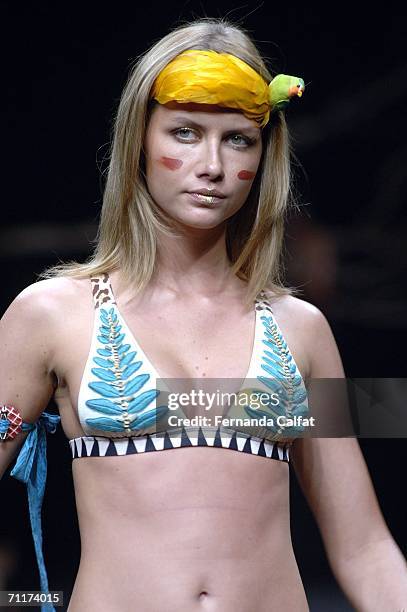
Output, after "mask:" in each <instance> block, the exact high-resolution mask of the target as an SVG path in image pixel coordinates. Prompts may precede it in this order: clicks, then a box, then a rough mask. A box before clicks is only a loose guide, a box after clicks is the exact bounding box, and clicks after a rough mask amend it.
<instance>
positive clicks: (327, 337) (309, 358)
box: [269, 295, 343, 379]
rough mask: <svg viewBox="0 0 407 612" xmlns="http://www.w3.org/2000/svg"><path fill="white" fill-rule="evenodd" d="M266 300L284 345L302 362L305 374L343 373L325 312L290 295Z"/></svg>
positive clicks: (327, 375) (329, 374)
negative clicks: (285, 341)
mask: <svg viewBox="0 0 407 612" xmlns="http://www.w3.org/2000/svg"><path fill="white" fill-rule="evenodd" d="M269 301H270V304H271V307H272V310H273V314H274V315H275V318H276V320H277V323H278V325H279V326H280V328H281V330H282V332H283V335H284V336H285V337H286V340H287V344H288V345H289V346H290V345H292V346H293V348H294V349H295V351H296V353H297V354H298V355H299V357H300V360H301V361H302V363H303V364H304V370H305V377H306V378H307V379H308V378H312V377H314V378H317V377H321V378H323V377H327V378H328V377H338V378H339V377H341V376H343V368H342V362H341V358H340V355H339V351H338V347H337V345H336V341H335V338H334V336H333V333H332V329H331V326H330V324H329V322H328V320H327V318H326V316H325V314H324V313H323V312H322V311H321V310H320V309H319V308H318V307H317V306H315V305H314V304H311V303H310V302H307V301H306V300H303V299H301V298H298V297H296V296H293V295H284V296H274V297H270V298H269ZM294 357H295V355H294Z"/></svg>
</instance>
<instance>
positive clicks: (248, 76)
mask: <svg viewBox="0 0 407 612" xmlns="http://www.w3.org/2000/svg"><path fill="white" fill-rule="evenodd" d="M304 89H305V85H304V81H303V80H302V79H300V78H298V77H294V76H290V75H286V74H278V75H277V76H276V77H274V79H273V80H272V81H271V82H270V84H267V82H266V81H265V80H264V78H263V77H262V76H261V75H260V74H258V72H256V70H254V69H253V68H252V67H251V66H249V65H248V64H246V62H244V61H242V60H241V59H239V58H238V57H236V56H235V55H230V54H229V53H218V52H217V51H211V50H200V49H189V50H187V51H183V52H182V53H180V54H179V55H177V56H176V57H175V58H174V59H173V60H172V61H171V62H169V63H168V64H167V65H166V66H165V67H164V68H163V69H162V70H161V72H160V74H159V75H158V76H157V78H156V79H155V81H154V84H153V87H152V90H151V94H150V97H151V98H154V99H155V100H157V102H159V103H160V104H166V103H167V102H171V101H176V102H180V103H186V102H197V103H201V104H217V105H218V106H223V107H227V108H237V109H239V110H241V111H242V112H243V114H244V115H245V116H246V117H247V118H248V119H252V120H254V121H256V123H257V124H258V125H259V127H264V126H265V125H266V124H267V122H268V120H269V117H270V112H271V111H273V110H276V109H277V110H281V109H283V108H284V107H285V106H286V105H287V104H288V102H289V100H290V98H291V97H293V96H299V97H301V96H302V93H303V91H304Z"/></svg>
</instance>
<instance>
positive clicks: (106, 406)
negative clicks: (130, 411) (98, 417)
mask: <svg viewBox="0 0 407 612" xmlns="http://www.w3.org/2000/svg"><path fill="white" fill-rule="evenodd" d="M86 405H87V406H89V408H93V409H94V410H97V411H98V412H104V413H105V414H121V413H122V412H123V409H122V408H121V407H120V406H117V405H116V404H114V403H113V402H111V401H110V400H107V399H93V400H87V402H86Z"/></svg>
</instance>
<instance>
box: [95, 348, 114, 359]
mask: <svg viewBox="0 0 407 612" xmlns="http://www.w3.org/2000/svg"><path fill="white" fill-rule="evenodd" d="M96 352H97V353H98V355H102V357H110V355H111V354H112V349H110V348H104V349H100V348H98V349H97V351H96Z"/></svg>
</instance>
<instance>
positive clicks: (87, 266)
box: [38, 18, 297, 304]
mask: <svg viewBox="0 0 407 612" xmlns="http://www.w3.org/2000/svg"><path fill="white" fill-rule="evenodd" d="M186 49H212V50H214V51H218V52H227V53H231V54H233V55H235V56H237V57H239V58H241V59H242V60H243V61H245V62H246V63H247V64H249V65H250V66H252V67H253V68H254V69H255V70H257V72H258V73H259V74H261V75H262V76H263V77H264V78H265V79H266V80H267V82H270V81H271V79H272V75H271V74H270V72H269V70H268V68H267V66H266V65H265V63H264V61H263V59H262V58H261V56H260V53H259V51H258V50H257V48H256V46H255V45H254V43H253V42H252V40H251V39H250V37H249V35H248V34H247V33H246V32H245V31H244V30H243V28H242V27H241V26H240V25H239V26H237V25H235V24H232V23H231V22H229V21H228V20H226V19H225V18H200V19H198V20H195V21H192V22H188V23H186V24H183V25H180V26H178V27H176V28H175V29H173V30H172V31H171V32H169V33H168V34H167V35H166V36H164V37H163V38H161V39H160V40H159V41H158V42H156V43H155V44H153V45H152V46H151V47H150V48H149V49H148V50H147V51H146V52H145V53H143V54H142V55H140V56H139V57H137V58H136V60H135V62H134V66H133V67H132V69H131V71H130V73H129V76H128V79H127V82H126V85H125V87H124V90H123V93H122V96H121V99H120V103H119V107H118V110H117V114H116V116H115V120H114V126H113V137H112V142H111V146H110V155H109V167H108V174H107V180H106V185H105V190H104V195H103V205H102V210H101V216H100V222H99V226H98V231H97V236H96V238H95V240H94V241H93V242H94V243H95V248H94V251H93V253H92V254H91V255H90V256H89V257H88V259H87V260H86V261H85V262H84V263H79V262H75V261H71V262H68V263H59V264H57V265H53V266H51V267H49V268H47V269H45V270H44V271H43V272H41V273H40V274H39V275H38V276H39V278H40V279H41V278H42V279H45V278H52V277H55V276H70V277H75V278H86V277H89V276H92V275H97V274H101V273H103V272H109V271H111V270H114V269H118V268H120V273H121V275H122V277H123V279H124V281H125V282H126V284H127V286H130V287H131V288H133V289H134V291H135V292H136V293H137V292H139V291H141V290H142V289H143V288H144V287H145V286H146V285H147V284H148V282H149V280H150V278H151V276H152V275H153V272H154V267H155V265H156V252H157V235H158V233H159V231H160V232H164V234H166V235H170V236H173V235H174V231H175V230H174V228H173V227H172V225H171V219H169V218H168V217H167V216H166V215H165V213H164V211H162V210H161V209H159V208H158V207H157V206H156V204H155V202H154V201H153V199H152V197H151V195H150V194H149V191H148V188H147V184H146V179H145V157H144V151H143V142H144V135H145V130H146V126H147V125H148V120H149V115H150V113H151V109H152V105H153V104H154V103H153V104H152V103H151V101H149V94H150V90H151V87H152V85H153V82H154V80H155V78H156V76H157V75H158V73H159V72H160V71H161V70H162V68H163V67H164V66H165V65H166V64H167V63H168V62H169V61H171V60H172V59H173V58H174V57H175V56H176V55H178V54H179V53H181V52H182V51H184V50H186ZM262 138H263V153H262V159H261V161H260V165H259V169H258V172H257V175H256V178H255V180H254V182H253V185H252V189H251V191H250V194H249V196H248V198H247V200H246V202H245V204H244V205H243V206H242V208H241V209H240V210H239V211H238V212H237V213H235V214H234V215H233V216H232V217H231V218H229V219H228V220H227V226H226V247H227V255H228V258H229V260H230V262H231V264H232V272H233V273H234V274H236V275H237V276H238V278H240V279H243V280H245V281H246V282H247V294H246V297H247V303H248V304H249V303H252V302H253V300H254V298H255V296H256V295H257V294H258V293H259V291H260V290H261V289H263V290H269V291H270V292H271V293H272V294H274V295H284V294H293V293H295V292H296V291H297V290H296V289H295V288H293V287H286V286H284V285H283V282H282V273H283V264H282V250H283V239H284V222H285V216H286V213H287V211H288V208H289V206H290V205H293V206H295V201H294V198H293V193H292V187H291V183H292V181H291V170H290V144H289V137H288V131H287V126H286V122H285V119H284V115H283V113H282V112H275V113H273V114H272V115H271V117H270V121H269V123H268V124H267V126H266V127H265V128H264V129H263V130H262Z"/></svg>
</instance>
